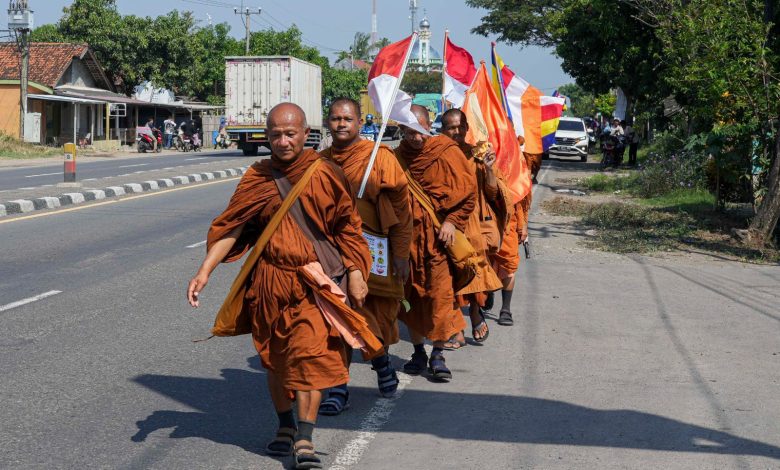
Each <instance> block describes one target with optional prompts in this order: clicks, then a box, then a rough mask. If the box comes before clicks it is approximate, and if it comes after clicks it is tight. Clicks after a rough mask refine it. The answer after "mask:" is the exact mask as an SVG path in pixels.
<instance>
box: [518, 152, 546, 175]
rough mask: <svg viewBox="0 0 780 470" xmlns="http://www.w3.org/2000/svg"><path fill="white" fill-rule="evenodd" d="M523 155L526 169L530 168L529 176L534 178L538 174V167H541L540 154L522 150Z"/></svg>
mask: <svg viewBox="0 0 780 470" xmlns="http://www.w3.org/2000/svg"><path fill="white" fill-rule="evenodd" d="M523 156H524V157H525V162H526V164H528V169H530V170H531V177H532V178H535V177H536V175H538V174H539V169H540V168H542V154H541V153H526V152H523Z"/></svg>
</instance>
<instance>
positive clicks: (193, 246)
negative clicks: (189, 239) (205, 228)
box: [187, 240, 206, 248]
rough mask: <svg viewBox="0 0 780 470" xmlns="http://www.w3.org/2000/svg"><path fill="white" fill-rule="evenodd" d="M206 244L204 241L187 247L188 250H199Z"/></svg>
mask: <svg viewBox="0 0 780 470" xmlns="http://www.w3.org/2000/svg"><path fill="white" fill-rule="evenodd" d="M205 244H206V240H203V241H202V242H198V243H193V244H192V245H187V248H197V247H199V246H203V245H205Z"/></svg>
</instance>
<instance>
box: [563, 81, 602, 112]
mask: <svg viewBox="0 0 780 470" xmlns="http://www.w3.org/2000/svg"><path fill="white" fill-rule="evenodd" d="M558 91H559V92H560V93H561V94H562V95H564V96H566V97H568V98H569V100H570V102H571V103H570V104H571V106H569V109H568V110H567V111H566V114H567V115H568V116H578V117H583V116H595V115H596V97H595V96H593V93H590V92H588V91H586V90H585V89H584V88H582V87H581V86H579V85H577V84H576V83H569V84H567V85H562V86H560V87H558Z"/></svg>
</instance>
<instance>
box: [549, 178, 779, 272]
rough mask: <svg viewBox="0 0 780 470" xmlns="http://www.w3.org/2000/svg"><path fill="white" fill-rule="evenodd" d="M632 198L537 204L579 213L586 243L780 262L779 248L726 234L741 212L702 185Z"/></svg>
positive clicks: (740, 220)
mask: <svg viewBox="0 0 780 470" xmlns="http://www.w3.org/2000/svg"><path fill="white" fill-rule="evenodd" d="M640 201H641V203H640V204H637V203H633V202H615V201H612V202H605V203H588V202H584V201H580V200H576V199H571V198H565V197H560V196H559V197H556V198H553V199H551V200H548V201H545V202H544V203H543V204H542V208H543V209H544V210H545V211H547V212H549V213H551V214H555V215H564V216H579V217H581V219H580V221H579V224H580V225H581V226H582V228H583V229H587V230H594V232H595V233H594V235H593V238H591V239H590V240H588V241H587V242H586V244H588V245H590V246H592V247H594V248H597V249H601V250H604V251H611V252H615V253H652V252H657V251H669V250H680V249H682V250H691V249H693V250H703V251H707V252H711V253H718V254H722V255H727V256H730V257H736V258H740V259H742V260H743V261H750V262H769V263H777V262H780V251H778V250H774V249H765V250H756V249H753V248H749V247H745V246H744V245H741V244H739V242H737V241H736V240H734V239H732V237H731V236H730V229H731V227H740V226H742V227H744V226H746V225H747V217H746V214H745V213H744V212H739V211H731V212H729V211H726V212H718V211H715V210H714V208H713V202H714V200H713V198H712V196H711V195H709V194H708V193H706V192H704V191H697V190H679V191H674V192H673V193H670V194H667V195H665V196H660V197H657V198H652V199H645V200H640Z"/></svg>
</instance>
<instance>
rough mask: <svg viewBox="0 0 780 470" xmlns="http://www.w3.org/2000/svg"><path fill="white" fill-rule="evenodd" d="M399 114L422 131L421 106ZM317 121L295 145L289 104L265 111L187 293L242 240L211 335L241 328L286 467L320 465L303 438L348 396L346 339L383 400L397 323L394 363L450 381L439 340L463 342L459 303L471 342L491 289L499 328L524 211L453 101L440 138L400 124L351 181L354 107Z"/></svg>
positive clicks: (390, 385)
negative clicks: (310, 143) (311, 138)
mask: <svg viewBox="0 0 780 470" xmlns="http://www.w3.org/2000/svg"><path fill="white" fill-rule="evenodd" d="M412 112H413V113H414V115H415V116H416V117H417V120H418V122H419V124H420V125H421V126H422V127H423V128H425V129H430V127H431V122H430V117H429V114H428V110H427V109H426V108H424V107H422V106H416V105H415V106H413V107H412ZM327 122H328V127H329V130H330V134H331V136H332V146H331V147H329V148H327V149H324V150H322V151H321V152H317V151H315V150H313V149H306V148H305V147H304V144H305V143H306V140H307V137H308V134H309V128H308V126H307V124H306V116H305V114H304V112H303V110H302V109H301V108H300V107H298V106H297V105H295V104H292V103H283V104H280V105H278V106H276V107H274V108H273V109H272V110H271V112H270V113H269V114H268V120H267V133H268V137H269V141H270V146H271V152H272V154H271V158H270V159H266V160H263V161H258V162H256V163H254V164H253V165H252V166H251V167H250V168H249V169H248V170H247V172H246V173H245V174H244V176H243V178H242V179H241V181H240V182H239V184H238V186H237V188H236V190H235V193H234V194H233V196H232V197H231V199H230V202H229V204H228V206H227V208H226V209H225V211H224V212H223V213H222V214H221V215H219V216H218V217H217V218H216V219H214V221H213V222H212V224H211V227H210V229H209V233H208V241H207V254H206V257H205V260H204V261H203V263H202V264H201V266H200V268H199V270H198V272H197V274H196V275H195V277H194V278H193V279H192V280H191V281H190V283H189V286H188V291H187V297H188V300H189V302H190V304H191V305H192V306H193V307H197V306H198V305H199V298H200V295H201V293H202V291H203V289H204V287H205V286H206V284H207V283H208V280H209V276H210V274H211V272H212V271H213V270H214V268H215V267H216V266H217V265H218V264H219V263H222V262H231V261H236V260H238V259H240V258H242V257H244V255H245V254H246V253H247V252H250V250H251V252H250V254H249V255H248V256H247V257H246V260H245V262H244V265H243V267H242V269H241V272H240V273H239V276H238V277H237V278H236V280H235V281H234V283H233V286H232V288H231V290H230V293H229V294H228V297H227V299H226V300H225V302H224V304H223V306H222V308H221V309H220V311H219V313H218V314H217V319H216V321H215V325H214V329H213V333H214V334H215V335H218V336H231V335H238V334H243V333H251V335H252V338H253V341H254V345H255V347H256V349H257V352H258V354H259V356H260V359H261V362H262V364H263V367H264V368H265V369H266V370H267V378H268V388H269V391H270V396H271V399H272V401H273V404H274V407H275V410H276V413H277V415H278V418H279V427H278V429H277V433H276V436H275V438H274V439H273V440H272V441H271V442H270V443H269V444H268V445H267V447H266V452H267V453H268V454H269V455H274V456H289V455H292V456H293V458H294V468H320V467H321V465H322V464H321V462H320V459H319V457H318V456H317V454H316V453H315V450H314V445H313V442H312V433H313V430H314V426H315V422H316V418H317V415H318V414H322V415H337V414H339V413H341V412H342V411H344V410H345V409H347V407H348V406H349V389H348V388H347V383H348V381H349V372H348V369H349V365H350V362H351V359H352V351H353V349H360V350H361V352H362V356H363V358H364V359H365V360H368V361H370V362H371V366H372V368H373V369H374V371H375V372H376V375H377V384H378V389H379V393H380V394H381V395H382V396H383V397H387V398H389V397H392V396H393V395H394V393H395V392H396V390H397V388H398V385H399V380H398V375H397V373H396V371H395V369H394V367H393V365H392V363H391V361H390V356H389V355H388V351H389V348H390V347H391V346H392V345H393V344H396V343H398V341H399V332H398V320H400V321H402V322H403V323H404V324H405V325H406V327H407V329H408V332H409V335H410V337H411V342H412V344H413V346H414V352H413V354H412V356H411V358H410V359H409V361H408V362H407V363H406V364H404V366H403V371H404V372H405V373H407V374H412V375H417V374H423V373H427V374H429V376H430V377H431V378H432V379H433V380H435V381H441V382H447V381H449V380H451V379H452V372H451V371H450V369H449V368H448V367H447V365H446V362H445V358H444V353H445V351H453V350H457V349H460V348H462V347H463V346H465V345H466V339H465V336H464V330H465V328H466V321H465V319H464V313H467V314H468V316H469V318H470V323H471V336H472V338H473V340H474V341H476V342H479V343H482V342H485V341H486V340H487V339H488V336H489V334H490V329H489V327H488V324H487V323H486V321H485V312H486V311H487V310H489V309H491V308H492V304H493V295H494V292H498V291H500V293H501V306H500V311H499V317H498V324H499V325H507V326H509V325H512V323H513V318H512V311H511V308H510V304H511V299H512V290H513V288H514V276H515V272H516V271H517V269H518V265H519V261H520V256H519V246H520V243H521V242H522V241H523V240H525V238H526V237H527V223H528V210H529V208H530V195H529V196H527V197H526V198H525V199H523V200H522V201H521V202H520V203H518V204H514V203H513V202H512V196H511V194H510V192H509V189H508V188H507V186H506V184H505V182H504V179H503V176H502V174H501V172H500V171H499V170H498V168H495V167H494V163H495V161H496V155H495V153H494V152H493V151H492V149H491V148H490V147H489V145H479V146H476V147H473V146H470V145H468V144H467V143H466V141H465V137H466V133H467V132H468V123H467V122H466V116H465V115H464V114H463V113H462V112H461V111H460V110H458V109H451V110H448V111H446V112H445V113H444V114H443V116H442V130H441V134H442V135H437V136H430V135H426V134H423V133H420V132H417V131H415V130H413V129H411V128H406V127H404V128H403V138H402V141H401V143H400V145H399V146H398V147H397V148H396V149H394V150H393V149H391V148H389V147H387V146H384V145H381V146H380V147H379V150H378V152H377V154H376V160H375V162H374V164H373V167H372V168H371V171H370V172H369V175H368V179H367V181H366V182H365V183H364V182H363V177H364V173H365V172H366V169H367V166H368V163H369V159H370V156H371V153H372V149H373V146H374V142H371V141H368V140H363V139H361V137H360V125H361V110H360V105H359V104H358V103H357V102H356V101H354V100H352V99H348V98H341V99H336V100H335V101H333V102H332V103H331V106H330V109H329V113H328V119H327ZM363 186H364V188H363V190H362V191H361V187H363ZM426 338H427V339H428V340H429V341H430V342H431V343H432V349H431V351H430V354H429V353H428V352H427V351H426V348H425V339H426ZM323 395H326V396H325V397H324V399H323ZM293 404H295V407H296V411H297V419H296V416H295V414H296V413H294V412H293Z"/></svg>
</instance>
